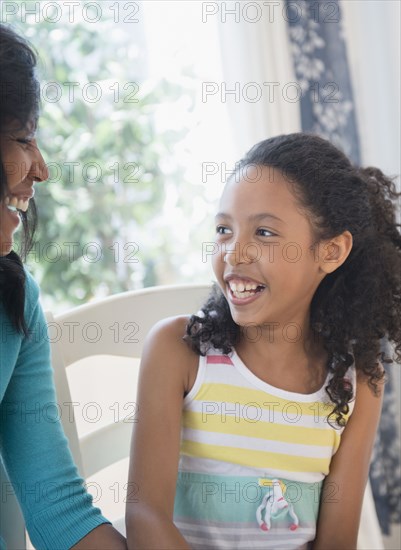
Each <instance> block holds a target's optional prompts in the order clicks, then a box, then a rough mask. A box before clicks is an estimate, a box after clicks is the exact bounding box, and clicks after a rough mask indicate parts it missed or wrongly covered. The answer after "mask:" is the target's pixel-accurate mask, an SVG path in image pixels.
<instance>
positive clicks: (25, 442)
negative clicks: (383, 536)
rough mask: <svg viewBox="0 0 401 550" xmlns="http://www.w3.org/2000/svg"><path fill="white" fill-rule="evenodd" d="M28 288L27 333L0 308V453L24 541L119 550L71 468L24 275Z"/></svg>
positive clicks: (39, 315) (39, 314)
mask: <svg viewBox="0 0 401 550" xmlns="http://www.w3.org/2000/svg"><path fill="white" fill-rule="evenodd" d="M26 288H27V300H26V312H25V313H26V315H25V317H26V321H27V325H28V329H29V336H27V337H22V336H21V335H20V334H18V333H17V332H16V331H15V330H14V329H13V327H12V326H11V325H10V323H9V321H8V319H7V318H5V317H4V316H3V315H2V312H1V311H0V324H1V329H2V344H1V353H0V372H1V373H2V375H4V376H5V379H7V376H9V377H10V381H9V383H8V384H7V383H6V385H7V389H6V391H5V394H4V398H3V400H2V402H1V404H0V453H1V457H2V460H3V462H4V465H5V468H6V470H7V473H8V476H9V478H10V480H11V482H12V484H13V487H14V491H15V493H16V496H17V498H18V500H19V502H20V505H21V508H22V511H23V515H24V519H25V523H26V526H27V529H28V532H29V536H30V538H31V541H32V544H33V545H34V546H35V548H43V549H48V550H53V549H54V548H58V549H60V550H67V548H71V547H74V545H78V548H82V549H83V548H86V549H88V548H96V549H103V548H104V549H105V548H107V549H110V550H111V549H116V550H117V549H118V550H120V549H123V548H124V545H122V543H123V541H122V540H121V539H122V537H121V535H120V534H119V533H117V531H115V530H114V529H113V528H112V527H111V526H110V525H109V524H108V520H107V519H106V518H104V517H103V516H102V515H101V512H100V510H99V508H96V507H94V506H93V503H92V497H91V496H90V495H89V494H88V492H87V491H86V489H85V487H84V485H83V480H82V478H81V477H80V476H79V474H78V471H77V468H76V467H75V465H74V462H73V459H72V456H71V452H70V450H69V447H68V441H67V438H66V437H65V435H64V433H63V429H62V426H61V421H60V414H59V409H58V407H57V405H56V403H57V400H56V395H55V390H54V383H53V373H52V368H51V363H50V348H49V339H48V337H47V326H46V321H45V318H44V315H43V311H42V308H41V306H40V304H39V302H38V295H39V289H38V286H37V284H36V283H35V282H34V281H33V279H32V277H31V276H30V275H29V274H28V275H27V287H26ZM3 345H4V348H3ZM100 534H102V535H103V534H104V535H105V539H104V541H103V542H99V535H100ZM78 541H79V542H78ZM94 541H95V542H94ZM106 543H107V546H106ZM101 544H103V546H102V545H101Z"/></svg>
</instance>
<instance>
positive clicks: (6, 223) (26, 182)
mask: <svg viewBox="0 0 401 550" xmlns="http://www.w3.org/2000/svg"><path fill="white" fill-rule="evenodd" d="M0 148H1V158H2V162H3V168H4V171H5V174H6V178H7V190H6V193H5V197H4V199H3V200H2V201H1V202H0V256H5V255H7V254H9V252H10V251H11V250H12V246H13V234H14V232H15V230H16V229H17V227H18V226H19V224H20V216H19V213H18V210H22V211H26V210H27V209H28V206H29V199H31V198H32V197H33V195H34V193H35V191H34V188H33V185H34V183H35V182H36V181H44V180H46V179H47V178H48V177H49V173H48V170H47V167H46V164H45V161H44V160H43V157H42V154H41V152H40V151H39V148H38V145H37V143H36V139H35V138H34V134H33V132H32V131H31V129H30V128H26V129H22V130H13V128H12V127H10V128H9V130H8V131H6V132H4V133H1V134H0Z"/></svg>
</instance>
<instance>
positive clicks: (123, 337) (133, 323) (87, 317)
mask: <svg viewBox="0 0 401 550" xmlns="http://www.w3.org/2000/svg"><path fill="white" fill-rule="evenodd" d="M210 288H211V287H210V285H192V284H189V285H177V286H160V287H151V288H146V289H143V290H138V291H130V292H124V293H121V294H116V295H114V296H110V297H108V298H105V299H102V300H99V301H95V302H93V303H89V304H86V305H83V306H79V307H76V308H75V309H72V310H70V311H67V312H66V313H63V314H60V315H56V316H53V315H52V313H51V312H46V319H47V323H48V328H49V336H50V341H51V350H52V362H53V369H54V378H55V385H56V391H57V399H58V403H59V406H60V407H61V410H62V411H63V407H64V408H65V406H64V405H63V404H69V403H71V401H72V400H71V395H70V388H69V385H68V380H67V375H66V369H67V368H68V367H69V366H70V365H72V364H73V363H75V362H76V361H78V360H81V359H84V358H87V357H90V356H95V355H112V356H119V357H130V358H140V356H141V353H142V348H143V343H144V340H145V337H146V335H147V334H148V332H149V330H150V329H151V328H152V326H153V325H154V324H155V323H156V322H157V321H159V320H161V319H163V318H165V317H170V316H173V315H180V314H183V313H194V312H196V311H198V310H199V308H200V306H201V305H202V303H203V301H204V300H205V298H206V297H207V296H208V294H209V292H210ZM63 412H64V411H63ZM65 412H67V411H65ZM68 412H69V414H61V420H62V422H63V427H64V431H65V434H66V436H67V438H68V440H69V444H70V449H71V452H72V454H73V457H74V460H75V463H76V465H77V467H78V469H79V471H80V474H81V475H82V477H84V478H88V477H89V476H91V475H93V474H94V473H96V472H98V471H99V470H101V469H103V468H105V467H106V466H109V465H111V464H113V463H115V462H117V461H118V460H121V459H122V458H125V457H127V456H129V447H130V438H131V431H132V424H131V423H127V422H124V421H119V422H115V423H112V424H110V425H108V426H105V427H103V428H100V429H98V430H96V431H94V432H93V433H91V434H89V435H87V436H86V437H83V438H82V439H79V437H78V433H77V428H76V424H75V421H72V422H71V410H70V411H68Z"/></svg>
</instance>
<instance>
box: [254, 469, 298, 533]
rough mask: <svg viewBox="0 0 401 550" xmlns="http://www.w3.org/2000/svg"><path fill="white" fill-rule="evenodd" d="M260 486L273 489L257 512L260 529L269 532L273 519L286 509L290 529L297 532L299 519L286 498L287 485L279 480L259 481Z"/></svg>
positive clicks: (264, 498)
mask: <svg viewBox="0 0 401 550" xmlns="http://www.w3.org/2000/svg"><path fill="white" fill-rule="evenodd" d="M259 485H260V486H261V487H271V489H272V490H270V491H269V492H268V493H267V494H266V495H265V496H264V497H263V500H262V504H261V505H260V506H259V507H258V509H257V510H256V519H257V522H258V524H259V527H260V528H261V529H262V530H263V531H269V529H270V528H271V522H272V519H274V518H275V516H276V515H277V514H278V513H279V512H281V510H284V509H286V510H287V514H288V515H289V516H290V520H291V524H290V526H289V529H291V531H295V529H297V528H298V526H299V519H298V516H297V515H296V513H295V512H294V506H293V505H292V504H291V502H288V501H287V500H285V498H284V494H285V491H286V489H287V488H286V486H285V484H284V483H283V482H282V481H280V480H279V479H259Z"/></svg>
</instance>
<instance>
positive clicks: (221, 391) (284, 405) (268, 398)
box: [194, 382, 334, 417]
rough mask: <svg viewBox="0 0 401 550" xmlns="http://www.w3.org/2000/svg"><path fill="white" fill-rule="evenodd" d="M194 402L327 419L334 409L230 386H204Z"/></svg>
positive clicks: (316, 403)
mask: <svg viewBox="0 0 401 550" xmlns="http://www.w3.org/2000/svg"><path fill="white" fill-rule="evenodd" d="M194 401H206V402H217V403H218V402H227V403H240V405H241V406H245V405H250V404H252V403H253V404H254V405H257V406H258V407H260V408H261V409H263V410H266V411H269V410H274V411H278V412H282V411H285V413H286V414H288V415H296V414H297V411H299V412H300V413H301V414H303V415H309V416H313V415H316V416H321V417H326V416H327V415H328V414H329V413H330V412H331V411H332V410H333V408H334V406H333V404H332V403H328V404H327V405H325V404H324V403H322V402H321V401H305V402H303V401H296V400H293V401H292V400H290V399H282V398H280V397H278V396H277V395H271V394H269V393H268V392H265V391H262V390H256V389H250V388H241V387H238V386H231V385H230V384H220V383H215V382H213V383H210V384H202V386H201V388H200V390H199V391H198V393H197V394H196V396H195V397H194Z"/></svg>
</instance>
